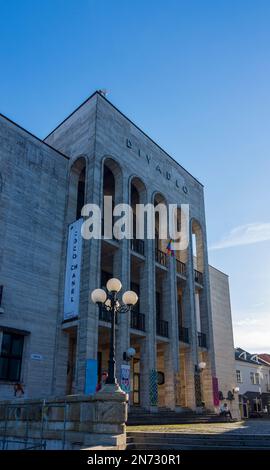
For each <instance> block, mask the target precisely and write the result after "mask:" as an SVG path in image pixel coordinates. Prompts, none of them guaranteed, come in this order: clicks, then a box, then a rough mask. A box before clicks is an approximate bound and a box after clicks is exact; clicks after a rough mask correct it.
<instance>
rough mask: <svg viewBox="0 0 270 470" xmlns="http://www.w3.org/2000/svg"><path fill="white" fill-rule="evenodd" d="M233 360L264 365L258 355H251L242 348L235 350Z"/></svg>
mask: <svg viewBox="0 0 270 470" xmlns="http://www.w3.org/2000/svg"><path fill="white" fill-rule="evenodd" d="M235 359H236V360H237V361H243V362H249V363H250V364H254V365H255V364H257V365H264V364H265V362H264V361H263V360H261V359H260V357H259V355H258V354H251V353H249V352H248V351H245V350H244V349H242V348H236V349H235Z"/></svg>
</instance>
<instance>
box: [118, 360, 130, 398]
mask: <svg viewBox="0 0 270 470" xmlns="http://www.w3.org/2000/svg"><path fill="white" fill-rule="evenodd" d="M120 387H121V389H122V390H123V392H126V393H129V392H130V366H129V365H127V364H121V383H120Z"/></svg>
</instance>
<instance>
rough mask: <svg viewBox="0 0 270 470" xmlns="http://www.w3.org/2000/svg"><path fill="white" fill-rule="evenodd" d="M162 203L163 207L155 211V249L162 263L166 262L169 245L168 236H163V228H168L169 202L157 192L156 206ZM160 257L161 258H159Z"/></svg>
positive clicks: (158, 260)
mask: <svg viewBox="0 0 270 470" xmlns="http://www.w3.org/2000/svg"><path fill="white" fill-rule="evenodd" d="M159 204H160V205H161V206H162V207H163V209H161V210H160V211H158V210H156V211H155V249H156V261H157V262H159V263H160V264H163V263H164V260H165V258H164V256H163V254H164V255H165V253H166V248H167V245H168V239H167V237H166V238H165V237H163V230H164V231H165V229H166V224H167V220H168V219H167V202H166V199H165V197H164V196H163V195H162V194H159V193H158V194H156V195H155V198H154V207H155V209H156V208H157V206H158V205H159ZM158 258H160V259H158Z"/></svg>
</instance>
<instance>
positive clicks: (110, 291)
mask: <svg viewBox="0 0 270 470" xmlns="http://www.w3.org/2000/svg"><path fill="white" fill-rule="evenodd" d="M121 289H122V284H121V282H120V281H119V279H116V278H112V279H109V280H108V282H107V284H106V290H107V292H106V291H105V290H103V289H95V290H93V292H92V293H91V299H92V302H94V303H95V304H97V305H99V306H102V307H103V308H105V309H106V310H107V311H108V312H110V314H111V321H112V326H111V339H110V358H109V370H108V377H107V380H106V384H110V385H117V379H116V375H115V318H116V314H118V313H127V312H129V311H130V310H131V308H132V307H133V306H134V305H135V304H136V303H137V302H138V296H137V294H136V292H133V291H132V290H128V291H126V292H124V294H123V295H122V303H121V302H120V301H119V299H118V296H117V294H118V292H120V290H121Z"/></svg>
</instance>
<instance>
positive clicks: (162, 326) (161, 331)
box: [157, 320, 169, 338]
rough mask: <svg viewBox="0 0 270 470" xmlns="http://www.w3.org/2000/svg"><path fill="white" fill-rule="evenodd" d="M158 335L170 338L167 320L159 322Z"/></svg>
mask: <svg viewBox="0 0 270 470" xmlns="http://www.w3.org/2000/svg"><path fill="white" fill-rule="evenodd" d="M157 335H158V336H164V337H165V338H169V323H168V322H167V321H166V320H157Z"/></svg>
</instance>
